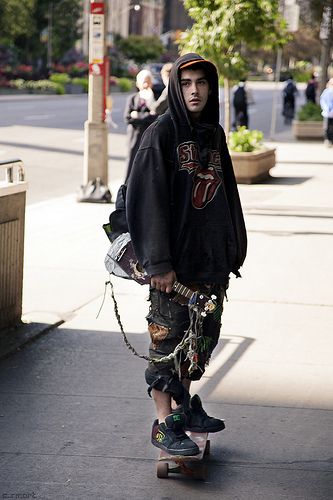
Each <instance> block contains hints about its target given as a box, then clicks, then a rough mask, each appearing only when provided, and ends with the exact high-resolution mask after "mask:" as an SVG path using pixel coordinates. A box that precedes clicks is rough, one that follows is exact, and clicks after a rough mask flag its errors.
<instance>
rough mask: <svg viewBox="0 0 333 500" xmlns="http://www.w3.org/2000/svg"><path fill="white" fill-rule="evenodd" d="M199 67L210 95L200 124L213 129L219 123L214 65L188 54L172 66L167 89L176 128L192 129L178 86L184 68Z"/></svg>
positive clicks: (216, 74) (197, 56) (198, 56)
mask: <svg viewBox="0 0 333 500" xmlns="http://www.w3.org/2000/svg"><path fill="white" fill-rule="evenodd" d="M196 67H198V68H199V67H201V68H203V69H204V71H205V73H206V77H207V79H208V82H209V87H210V90H211V92H210V94H209V96H208V101H207V104H206V106H205V108H204V110H203V111H202V114H201V117H200V122H201V123H205V124H208V125H214V126H215V127H216V126H217V125H218V123H219V87H218V73H217V69H216V67H215V65H214V64H213V63H212V62H210V61H208V60H206V59H204V58H203V57H201V56H200V55H199V54H195V53H189V54H185V55H183V56H181V57H179V58H178V59H177V60H176V61H175V63H174V64H173V66H172V70H171V73H170V79H169V87H168V101H169V110H170V114H171V116H172V118H173V120H174V122H175V124H176V126H177V128H178V127H181V128H183V127H190V128H191V127H192V123H191V118H190V114H189V113H188V111H187V108H186V105H185V102H184V98H183V94H182V89H181V85H180V72H181V70H182V69H185V68H193V69H196Z"/></svg>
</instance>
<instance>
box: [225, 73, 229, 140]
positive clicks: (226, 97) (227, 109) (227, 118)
mask: <svg viewBox="0 0 333 500" xmlns="http://www.w3.org/2000/svg"><path fill="white" fill-rule="evenodd" d="M224 132H225V135H226V138H227V140H228V136H229V132H230V82H229V79H228V78H224Z"/></svg>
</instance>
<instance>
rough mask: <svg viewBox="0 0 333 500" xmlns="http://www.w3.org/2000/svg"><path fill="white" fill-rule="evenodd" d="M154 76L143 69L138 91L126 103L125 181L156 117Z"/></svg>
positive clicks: (138, 76)
mask: <svg viewBox="0 0 333 500" xmlns="http://www.w3.org/2000/svg"><path fill="white" fill-rule="evenodd" d="M152 78H153V77H152V74H151V72H150V71H148V70H146V69H143V70H141V71H140V72H139V73H138V74H137V76H136V86H137V88H138V92H137V93H136V94H134V95H131V96H130V97H129V98H128V101H127V103H126V107H125V113H124V119H125V121H126V123H127V137H128V158H127V168H126V177H125V182H126V180H127V179H128V177H129V175H130V173H131V168H132V164H133V160H134V157H135V155H136V152H137V150H138V148H139V144H140V141H141V137H142V134H143V132H144V131H145V130H146V128H147V127H149V125H150V124H151V123H152V122H153V121H154V120H155V118H156V116H155V115H153V114H152V113H151V109H152V108H153V105H154V103H155V98H154V94H153V90H152V86H153V79H152Z"/></svg>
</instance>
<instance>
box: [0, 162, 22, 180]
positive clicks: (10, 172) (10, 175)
mask: <svg viewBox="0 0 333 500" xmlns="http://www.w3.org/2000/svg"><path fill="white" fill-rule="evenodd" d="M0 168H5V170H6V177H5V182H6V183H7V184H13V183H14V182H15V180H14V170H15V169H16V168H17V178H16V182H24V181H25V169H24V165H23V161H22V160H20V159H19V158H14V159H13V160H4V161H0Z"/></svg>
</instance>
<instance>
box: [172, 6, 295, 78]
mask: <svg viewBox="0 0 333 500" xmlns="http://www.w3.org/2000/svg"><path fill="white" fill-rule="evenodd" d="M184 4H185V7H186V8H187V9H188V12H189V15H190V17H192V19H193V20H194V25H193V26H192V28H191V29H190V30H187V31H186V32H185V34H183V36H182V38H181V40H180V46H181V48H182V49H183V51H194V52H199V53H200V54H201V55H203V56H205V57H208V58H210V59H212V61H213V62H214V63H215V64H216V66H217V67H218V70H219V72H220V73H221V74H222V75H223V76H224V77H226V78H228V79H230V80H235V79H238V78H241V77H242V76H244V72H245V71H246V61H245V60H244V58H243V57H242V55H241V53H242V47H243V46H244V45H247V46H248V47H251V48H258V47H265V48H274V47H275V46H277V45H281V44H284V43H285V42H286V41H287V40H288V36H287V32H286V26H285V22H284V20H283V19H282V18H281V16H280V14H279V11H278V2H277V1H274V0H185V2H184Z"/></svg>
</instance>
